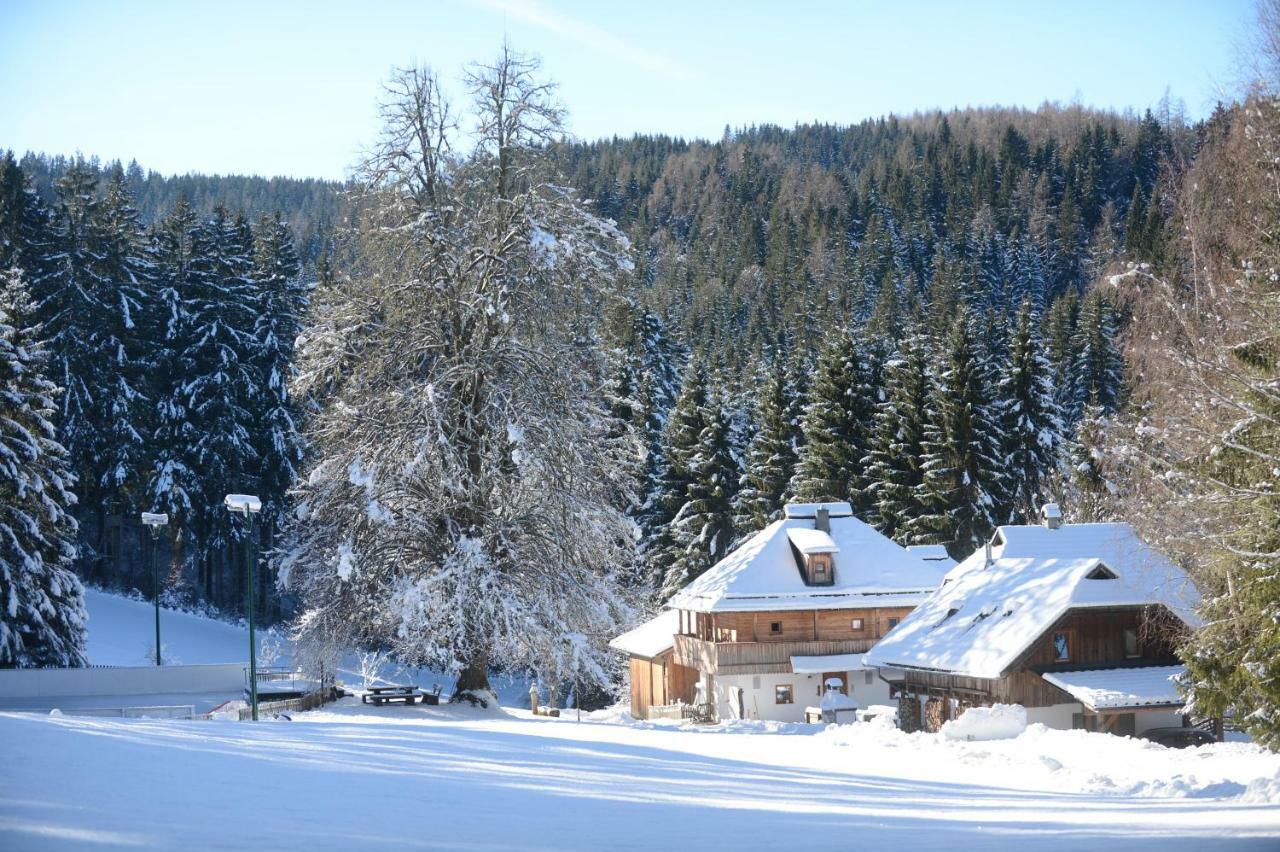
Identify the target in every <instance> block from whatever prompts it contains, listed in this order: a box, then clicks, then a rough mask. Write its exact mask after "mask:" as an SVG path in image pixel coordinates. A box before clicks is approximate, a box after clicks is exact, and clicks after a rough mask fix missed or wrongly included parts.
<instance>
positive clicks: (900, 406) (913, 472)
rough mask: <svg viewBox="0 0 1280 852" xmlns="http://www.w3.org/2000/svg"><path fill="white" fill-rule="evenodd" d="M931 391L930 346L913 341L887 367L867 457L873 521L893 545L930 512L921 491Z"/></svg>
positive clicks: (914, 338) (909, 339)
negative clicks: (921, 499)
mask: <svg viewBox="0 0 1280 852" xmlns="http://www.w3.org/2000/svg"><path fill="white" fill-rule="evenodd" d="M931 389H932V386H931V379H930V375H929V346H928V340H927V338H926V337H925V336H924V335H922V334H919V333H914V334H911V335H908V336H907V337H906V338H904V340H903V341H902V344H901V345H900V346H899V349H898V352H897V353H896V355H895V356H894V357H892V358H891V359H890V360H889V362H888V363H887V364H886V366H885V394H886V397H885V400H884V402H882V403H881V404H880V406H879V408H878V410H877V411H876V416H875V423H874V426H873V428H872V434H871V448H870V451H869V453H868V455H867V478H868V480H869V481H870V483H871V485H870V488H869V490H870V493H871V495H872V497H873V499H874V500H875V510H874V512H873V514H872V518H873V520H874V524H875V526H876V528H877V529H879V530H880V531H881V532H882V533H884V534H885V535H887V536H889V537H890V538H893V539H902V538H903V537H904V536H905V532H906V529H907V527H908V524H909V523H910V522H911V521H913V520H914V519H916V518H919V517H920V516H921V515H923V514H924V511H925V507H924V505H923V504H922V503H921V502H920V489H921V486H922V484H923V482H924V470H923V467H922V465H923V463H924V457H925V451H924V437H925V429H926V426H927V424H928V419H929V406H930V402H931V400H930V391H931Z"/></svg>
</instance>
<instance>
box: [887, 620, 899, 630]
mask: <svg viewBox="0 0 1280 852" xmlns="http://www.w3.org/2000/svg"><path fill="white" fill-rule="evenodd" d="M897 626H898V619H896V618H891V619H889V629H890V630H892V629H893V628H895V627H897Z"/></svg>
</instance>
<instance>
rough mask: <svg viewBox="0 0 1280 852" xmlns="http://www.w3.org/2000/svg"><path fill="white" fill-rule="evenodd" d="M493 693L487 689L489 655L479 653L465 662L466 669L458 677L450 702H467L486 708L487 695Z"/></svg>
mask: <svg viewBox="0 0 1280 852" xmlns="http://www.w3.org/2000/svg"><path fill="white" fill-rule="evenodd" d="M492 692H493V690H492V689H490V687H489V655H488V654H486V653H484V652H479V653H477V654H475V655H473V656H472V657H471V659H470V660H469V661H468V662H467V667H466V668H465V669H463V670H462V672H461V674H459V675H458V682H457V684H456V685H455V686H454V688H453V697H452V698H451V699H450V701H451V702H453V703H457V702H461V701H467V702H470V703H471V704H479V705H480V706H481V707H488V706H489V702H488V694H491V693H492Z"/></svg>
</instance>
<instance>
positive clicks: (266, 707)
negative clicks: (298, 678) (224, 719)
mask: <svg viewBox="0 0 1280 852" xmlns="http://www.w3.org/2000/svg"><path fill="white" fill-rule="evenodd" d="M335 698H336V695H335V693H334V690H332V689H317V690H316V691H315V692H308V693H307V694H306V695H304V696H302V697H301V698H287V699H285V700H284V701H268V702H265V703H262V702H259V704H258V717H259V718H262V717H263V716H272V715H275V714H277V713H300V712H302V711H303V710H314V709H316V708H317V707H319V706H321V705H323V704H325V703H326V702H328V701H333V700H334V699H335ZM252 718H253V708H252V707H241V708H240V721H241V722H244V721H246V720H248V719H252Z"/></svg>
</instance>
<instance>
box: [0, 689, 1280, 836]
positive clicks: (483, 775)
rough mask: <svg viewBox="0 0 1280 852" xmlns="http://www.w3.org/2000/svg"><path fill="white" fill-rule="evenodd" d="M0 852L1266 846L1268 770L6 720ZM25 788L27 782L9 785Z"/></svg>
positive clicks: (1061, 739)
mask: <svg viewBox="0 0 1280 852" xmlns="http://www.w3.org/2000/svg"><path fill="white" fill-rule="evenodd" d="M0 744H3V751H4V753H5V764H6V766H7V767H8V771H6V772H4V773H2V774H0V848H3V849H12V850H21V849H66V848H83V849H104V848H153V849H171V848H198V849H240V848H248V847H261V846H265V847H268V848H310V849H366V848H371V847H374V846H384V845H386V846H396V847H400V848H414V849H433V848H434V849H474V850H487V849H512V848H523V849H536V850H540V849H546V850H552V849H554V850H566V849H584V850H587V849H591V850H594V849H657V848H691V849H766V848H778V847H779V846H781V847H782V848H812V849H848V848H880V849H887V848H890V847H891V845H892V846H899V845H904V846H908V847H910V848H923V849H948V850H953V849H973V848H991V847H999V848H1019V847H1025V846H1027V845H1028V844H1031V845H1033V846H1034V847H1036V848H1062V849H1068V848H1070V849H1076V850H1078V849H1080V848H1082V847H1083V848H1096V847H1099V846H1103V847H1114V848H1125V849H1168V848H1176V849H1206V848H1220V847H1231V848H1237V847H1238V848H1258V849H1265V848H1272V849H1274V848H1277V845H1278V844H1280V807H1277V805H1276V802H1277V801H1280V758H1278V757H1276V756H1274V755H1270V754H1267V753H1264V752H1263V751H1261V750H1260V749H1258V748H1256V747H1254V746H1251V745H1244V744H1239V743H1227V744H1222V745H1214V746H1208V747H1205V748H1201V749H1194V750H1186V751H1175V750H1169V749H1165V748H1162V747H1159V746H1154V745H1149V744H1147V743H1144V742H1141V741H1138V740H1127V739H1117V738H1110V737H1107V736H1105V735H1101V734H1088V733H1084V732H1059V731H1046V730H1044V729H1041V728H1039V727H1038V726H1032V728H1030V729H1029V730H1028V731H1027V732H1026V733H1024V734H1023V735H1022V736H1021V737H1019V738H1018V739H1016V740H1011V741H1003V742H987V743H968V742H954V741H949V740H945V739H943V738H941V737H938V736H934V735H927V734H913V735H906V734H901V733H899V732H897V731H895V730H892V729H886V728H880V727H877V726H875V725H874V724H862V725H858V726H844V727H841V728H832V729H828V730H826V731H820V729H819V728H817V727H808V726H801V725H792V726H784V725H777V724H768V723H751V724H743V723H737V724H733V725H727V726H723V727H718V728H709V729H689V728H684V729H682V728H678V727H667V726H658V725H652V724H632V723H627V722H626V720H625V717H621V718H611V717H610V716H609V714H608V713H601V714H596V715H595V716H594V717H592V719H591V720H589V721H585V722H583V723H581V724H578V723H576V722H574V721H573V719H572V718H565V719H559V720H555V719H545V718H532V717H530V716H529V715H528V713H527V712H524V711H512V712H503V711H498V712H495V713H486V712H484V711H478V710H475V711H473V710H463V709H459V708H452V707H443V708H421V707H413V708H383V709H371V708H368V707H364V706H362V705H360V704H359V703H358V702H356V701H354V700H352V699H347V700H346V702H344V703H343V704H340V705H337V706H335V707H334V708H333V709H328V710H325V711H317V712H314V713H309V714H300V715H299V716H298V717H297V718H295V720H294V721H292V722H285V721H273V722H260V723H258V724H256V725H255V724H252V723H247V722H244V723H237V722H189V721H184V722H178V721H165V722H161V721H145V720H140V721H107V720H101V719H85V718H72V717H65V716H64V717H57V716H52V717H51V716H47V715H43V716H37V715H34V714H32V715H23V714H0ZM19 767H20V768H19Z"/></svg>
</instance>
